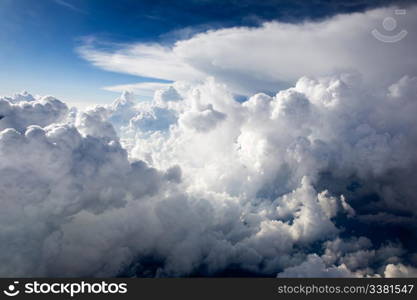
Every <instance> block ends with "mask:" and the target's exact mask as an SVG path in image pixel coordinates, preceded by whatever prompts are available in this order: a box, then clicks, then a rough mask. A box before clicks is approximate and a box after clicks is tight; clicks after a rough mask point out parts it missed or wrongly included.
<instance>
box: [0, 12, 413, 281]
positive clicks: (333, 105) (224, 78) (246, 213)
mask: <svg viewBox="0 0 417 300" xmlns="http://www.w3.org/2000/svg"><path fill="white" fill-rule="evenodd" d="M413 9H414V8H413ZM413 9H411V8H410V11H411V12H413ZM386 12H387V9H380V10H374V11H369V12H366V13H361V14H352V15H340V16H336V17H333V18H331V19H328V20H325V21H322V22H320V23H305V24H295V25H288V24H281V23H274V22H272V23H267V24H264V25H263V26H262V27H259V28H252V29H248V28H230V29H223V30H217V31H210V32H207V33H203V34H200V35H196V36H194V37H192V38H191V39H189V40H186V41H180V42H178V43H176V44H175V45H174V46H173V47H172V48H169V47H162V46H160V45H142V44H141V45H136V46H128V47H127V48H126V49H122V50H120V51H117V52H116V53H111V52H102V51H100V50H97V49H94V48H93V47H92V45H87V46H85V47H84V48H82V49H80V51H81V52H82V53H83V55H85V56H86V57H88V58H89V59H91V60H92V61H94V63H95V64H97V65H98V66H101V67H103V68H106V69H109V70H118V71H121V72H134V73H135V74H136V75H141V76H144V75H145V74H147V75H146V76H151V75H152V74H153V75H152V76H154V77H157V78H164V79H170V80H177V79H181V81H176V82H175V83H173V84H171V85H169V86H166V85H165V84H163V86H162V89H160V90H158V91H156V92H155V94H154V97H153V98H152V99H149V100H146V101H138V100H137V97H136V96H135V95H134V94H133V93H131V92H124V93H123V94H122V95H121V96H120V97H119V98H117V99H116V100H115V101H114V102H113V103H112V104H110V105H104V106H95V107H92V108H89V109H87V110H85V111H77V110H76V109H68V108H67V106H66V105H65V104H64V103H62V102H61V101H59V100H57V99H55V98H53V97H50V96H47V97H32V96H30V95H29V94H20V95H16V96H13V97H7V98H1V99H0V116H1V118H0V175H1V178H2V180H1V182H0V200H1V203H2V210H1V211H0V215H1V217H0V225H1V226H0V257H1V260H2V261H4V262H6V263H4V264H2V265H1V266H0V275H2V276H14V277H18V276H67V277H73V276H98V277H105V276H118V275H120V276H156V277H158V276H192V275H196V276H230V275H234V276H236V274H250V275H254V276H255V275H263V276H273V277H275V276H277V275H278V276H279V277H297V276H320V277H321V276H337V277H341V276H349V277H350V276H352V277H382V276H386V277H390V276H410V275H411V276H412V275H413V274H415V268H416V265H415V263H416V260H415V253H417V244H416V243H415V242H414V241H415V240H416V238H417V236H416V231H415V228H417V223H416V219H415V214H416V211H417V210H416V208H417V206H416V203H417V202H416V195H417V187H416V185H415V182H414V181H415V180H414V178H415V170H416V168H417V158H416V156H415V148H416V144H417V129H416V128H417V126H416V125H417V124H416V118H415V115H416V112H417V104H416V103H417V102H416V97H417V95H416V83H417V77H416V76H415V74H413V72H414V71H413V68H414V62H415V60H414V59H412V58H410V56H407V55H408V54H407V51H409V49H413V46H412V45H411V44H409V43H410V42H413V38H412V37H411V35H410V39H409V40H404V43H399V44H397V45H385V44H378V47H380V48H378V49H380V50H379V51H380V52H377V50H376V49H377V48H376V47H377V46H376V45H377V44H376V43H377V42H378V41H376V40H373V39H372V38H371V39H370V40H365V32H366V34H369V32H368V27H369V26H370V25H374V23H373V22H375V24H376V22H377V21H380V18H381V17H382V16H383V14H385V13H386ZM407 18H408V17H407ZM409 21H410V20H409ZM410 22H414V21H412V20H411V21H410ZM407 24H411V23H407ZM413 28H414V27H413ZM342 29H343V30H342ZM410 30H411V29H410ZM342 31H343V32H344V33H346V35H343V36H342V35H341V33H342ZM410 32H411V31H410ZM288 33H293V34H297V35H298V36H299V37H300V38H299V39H298V40H297V39H296V40H294V39H293V37H292V36H293V35H289V34H288ZM310 35H311V36H310ZM266 37H268V39H267V38H266ZM312 38H314V39H315V41H317V40H318V41H320V42H316V43H314V44H312V45H307V44H305V42H306V41H307V42H311V41H312V40H311V39H312ZM367 38H369V36H367ZM356 39H358V43H359V41H360V42H363V45H362V46H363V47H364V48H363V51H361V52H360V53H359V54H355V51H354V50H355V49H357V47H359V44H356V43H353V42H352V41H356ZM350 42H352V43H351V44H350ZM374 43H375V44H374ZM278 44H279V45H281V47H280V49H282V51H281V52H282V53H280V56H279V57H278V58H277V61H275V60H274V59H273V58H275V55H276V46H277V45H278ZM323 45H327V48H326V47H324V46H323ZM347 45H350V46H349V48H346V49H345V47H347ZM410 45H411V46H410ZM249 46H253V47H252V48H254V49H255V50H258V51H252V50H254V49H252V48H251V47H249ZM307 46H310V48H311V47H312V50H314V51H312V52H311V53H307V54H305V52H306V51H305V49H308V47H307ZM355 47H356V48H355ZM384 47H385V48H384ZM390 47H391V48H390ZM393 47H394V48H395V51H398V52H397V53H401V56H400V57H401V59H400V60H399V61H396V62H395V63H394V61H389V59H390V58H392V59H393V58H394V54H393V53H394V51H393V49H394V48H393ZM403 47H404V48H403ZM258 48H259V49H258ZM247 49H251V51H248V50H247ZM300 49H301V50H302V51H303V53H300V51H301V50H300ZM243 53H244V54H245V57H244V56H243ZM376 53H379V54H376ZM232 54H233V55H232ZM301 54H304V56H302V55H301ZM103 55H104V56H103ZM373 56H375V57H373ZM104 57H105V59H104ZM378 57H379V58H378ZM377 58H378V59H382V58H384V62H383V63H379V60H378V59H377ZM385 59H387V61H385ZM255 60H259V64H258V65H254V64H253V61H255ZM368 60H369V61H368ZM267 62H269V64H268V65H267ZM325 62H328V64H326V63H325ZM345 64H346V65H345ZM132 66H133V67H134V68H135V69H134V70H133V68H132ZM165 66H166V68H165ZM220 67H221V68H220ZM339 67H340V68H345V67H346V68H356V69H357V70H353V71H351V72H344V71H343V72H340V71H337V72H336V71H335V70H336V69H338V68H339ZM365 67H366V70H365ZM389 67H393V69H392V71H393V72H392V73H390V74H388V75H387V74H385V73H383V72H382V71H381V70H383V69H384V70H385V68H389ZM152 68H153V69H152ZM334 69H335V70H334ZM132 70H133V71H132ZM219 70H223V71H224V70H226V71H225V72H223V71H219ZM333 71H335V72H333ZM149 72H151V73H152V74H151V73H149ZM361 72H362V74H361ZM148 73H149V74H148ZM326 73H332V74H326ZM208 74H209V75H214V77H209V78H206V75H208ZM235 75H236V76H235ZM305 75H308V76H305ZM385 75H387V76H388V77H390V78H391V77H392V78H393V79H392V80H388V79H387V78H388V77H387V78H385ZM165 77H167V78H165ZM168 77H169V78H168ZM260 82H263V83H266V85H263V84H260ZM280 82H288V83H292V84H289V85H288V86H287V87H285V88H282V87H281V86H280ZM235 83H236V84H235ZM269 83H271V84H272V86H274V88H273V89H276V90H277V92H276V93H271V94H270V95H267V94H265V93H259V91H262V90H263V88H264V87H265V86H268V85H269ZM157 85H158V84H157ZM148 87H149V86H148ZM159 87H160V86H151V89H152V88H159ZM252 89H257V90H258V91H257V93H256V94H253V95H250V94H249V95H248V99H247V100H246V101H243V102H239V101H237V100H236V99H235V97H234V93H236V92H237V91H243V90H246V91H250V90H252Z"/></svg>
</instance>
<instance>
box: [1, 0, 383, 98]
mask: <svg viewBox="0 0 417 300" xmlns="http://www.w3.org/2000/svg"><path fill="white" fill-rule="evenodd" d="M386 3H389V1H331V2H325V1H318V0H316V1H279V0H278V1H262V2H261V3H259V1H248V0H245V1H234V0H228V1H207V0H203V1H196V0H187V1H180V2H176V3H174V2H172V1H161V0H158V1H146V0H144V1H131V0H121V1H110V0H103V1H99V0H91V1H81V0H40V1H37V0H2V1H1V3H0V28H2V30H1V32H0V45H1V48H0V65H1V69H0V95H3V96H6V95H11V94H13V93H16V92H20V91H22V90H24V89H28V90H29V92H31V93H33V94H40V95H44V94H53V95H55V96H57V97H61V98H62V99H63V100H66V101H69V102H71V103H74V104H77V105H81V106H85V104H86V103H88V104H91V103H109V102H110V101H111V100H112V99H114V98H115V97H116V96H117V93H115V92H109V91H108V90H104V89H103V87H108V86H117V85H126V84H134V83H139V82H143V81H151V82H170V81H171V80H170V79H171V78H168V80H165V78H162V79H163V80H160V78H153V79H150V80H149V79H148V78H146V76H145V77H143V76H137V75H136V74H131V73H129V72H125V71H122V72H119V71H116V72H115V71H114V70H113V71H112V72H106V71H104V70H102V69H100V68H97V67H95V66H93V65H92V64H91V62H89V61H88V60H85V59H83V57H82V55H80V53H79V51H77V49H78V48H79V47H81V46H83V45H85V44H86V43H88V42H90V43H91V41H95V44H96V45H98V46H97V47H99V46H100V47H101V48H103V47H104V48H106V47H107V48H108V47H120V45H125V44H128V43H133V42H135V43H138V42H142V43H156V42H157V43H161V44H163V45H172V44H173V43H174V42H176V41H178V40H182V39H186V38H189V37H190V36H192V35H194V34H195V33H197V32H205V31H206V30H208V29H220V28H228V27H229V28H230V27H234V26H253V27H257V26H259V25H260V24H261V23H262V22H264V21H268V20H269V21H270V20H280V21H283V22H292V23H299V22H303V21H306V20H316V19H321V18H325V17H329V16H332V15H334V14H337V13H343V12H355V11H362V10H364V9H366V8H370V7H377V6H381V5H385V4H386Z"/></svg>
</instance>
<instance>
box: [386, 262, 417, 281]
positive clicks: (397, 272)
mask: <svg viewBox="0 0 417 300" xmlns="http://www.w3.org/2000/svg"><path fill="white" fill-rule="evenodd" d="M384 275H385V277H387V278H392V277H416V276H417V268H414V267H411V266H405V265H403V264H396V265H395V264H389V265H387V266H386V268H385V272H384Z"/></svg>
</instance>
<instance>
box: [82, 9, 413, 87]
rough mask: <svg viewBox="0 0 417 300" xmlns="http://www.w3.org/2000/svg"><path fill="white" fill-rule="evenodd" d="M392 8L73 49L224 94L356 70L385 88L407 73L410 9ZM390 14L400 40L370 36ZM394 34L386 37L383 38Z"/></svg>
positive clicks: (104, 62)
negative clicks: (211, 83) (222, 87)
mask: <svg viewBox="0 0 417 300" xmlns="http://www.w3.org/2000/svg"><path fill="white" fill-rule="evenodd" d="M394 10H395V8H394V7H389V8H380V9H375V10H371V11H367V12H364V13H354V14H343V15H336V16H334V17H331V18H329V19H326V20H323V21H321V22H304V23H301V24H285V23H280V22H269V23H264V24H263V25H262V26H261V27H258V28H246V27H239V28H236V27H233V28H228V29H220V30H211V31H208V32H206V33H200V34H196V35H194V36H192V37H191V38H189V39H186V40H179V41H177V42H176V43H175V44H174V45H172V46H164V45H160V44H143V43H133V44H127V45H123V46H119V49H118V50H113V51H107V50H100V48H99V47H96V45H94V44H91V43H90V44H86V45H84V46H82V47H81V48H79V52H80V54H81V55H82V57H84V58H85V59H87V60H89V61H90V62H91V63H93V64H94V65H95V66H98V67H100V68H103V69H105V70H111V71H117V72H122V73H129V74H133V75H139V76H144V77H151V78H158V79H165V80H172V81H179V80H187V81H196V80H197V81H198V80H203V79H204V78H205V77H206V76H214V77H216V79H217V80H218V81H221V82H224V83H227V84H228V86H229V88H231V89H232V91H234V92H237V93H241V94H245V95H248V94H251V93H254V92H259V91H277V90H278V89H279V88H282V87H283V86H289V85H291V84H293V83H294V82H295V81H296V80H298V78H300V77H302V76H323V75H330V74H334V73H335V72H340V71H341V70H344V71H346V70H356V71H359V72H361V73H362V74H363V76H364V77H365V79H366V80H367V81H370V82H371V83H372V84H375V85H379V86H380V84H381V83H383V84H384V85H386V84H387V83H389V82H390V81H393V80H394V79H396V78H399V77H401V76H402V75H404V74H408V75H411V76H415V75H417V74H416V71H415V70H416V67H417V66H416V61H415V59H414V53H415V52H416V51H417V49H416V45H417V41H416V32H415V28H417V24H416V22H417V21H416V18H415V15H416V13H417V8H416V7H408V8H407V14H406V15H401V16H396V15H394ZM389 16H394V17H395V18H396V19H397V21H398V26H399V27H401V28H397V29H396V30H397V31H400V30H401V29H406V30H407V31H408V35H407V36H406V37H405V38H404V39H403V40H401V41H399V42H397V43H393V44H391V43H390V44H388V43H383V42H381V41H379V40H377V39H376V38H374V37H373V36H372V34H371V31H372V30H373V29H378V30H379V31H380V32H382V33H384V34H388V33H387V32H386V31H384V29H383V28H382V21H383V20H384V18H385V17H389ZM395 33H396V31H395V32H389V34H390V35H393V34H395Z"/></svg>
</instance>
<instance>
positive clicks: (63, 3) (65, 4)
mask: <svg viewBox="0 0 417 300" xmlns="http://www.w3.org/2000/svg"><path fill="white" fill-rule="evenodd" d="M54 1H55V3H57V4H59V5H61V6H63V7H65V8H68V9H70V10H72V11H75V12H78V13H81V14H87V12H86V11H85V10H82V9H80V8H78V7H76V6H75V5H73V4H71V3H68V2H67V1H64V0H54Z"/></svg>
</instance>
